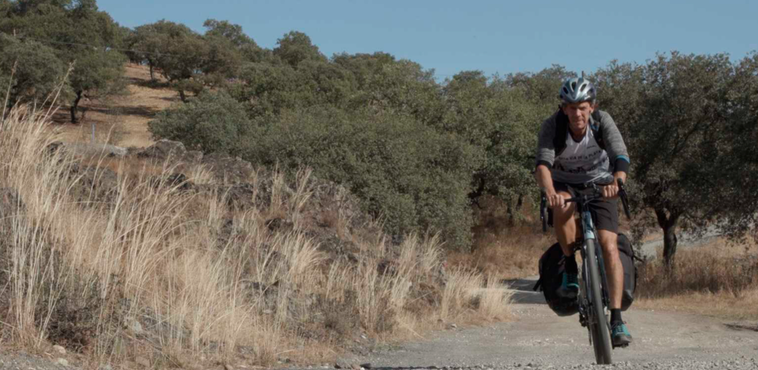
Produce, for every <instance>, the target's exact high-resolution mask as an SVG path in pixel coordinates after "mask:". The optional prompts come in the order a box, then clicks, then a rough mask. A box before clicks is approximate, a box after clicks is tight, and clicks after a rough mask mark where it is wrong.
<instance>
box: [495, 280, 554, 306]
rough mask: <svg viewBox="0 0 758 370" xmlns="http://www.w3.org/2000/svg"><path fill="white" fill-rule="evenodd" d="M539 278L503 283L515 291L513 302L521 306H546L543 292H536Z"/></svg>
mask: <svg viewBox="0 0 758 370" xmlns="http://www.w3.org/2000/svg"><path fill="white" fill-rule="evenodd" d="M537 279H538V278H537V277H536V276H535V277H531V278H525V279H515V280H503V281H501V283H502V284H503V285H505V286H507V287H509V288H510V289H512V290H513V291H514V293H513V297H512V298H511V301H512V302H513V303H521V304H546V303H545V297H544V296H543V295H542V292H541V291H534V284H537Z"/></svg>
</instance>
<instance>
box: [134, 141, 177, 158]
mask: <svg viewBox="0 0 758 370" xmlns="http://www.w3.org/2000/svg"><path fill="white" fill-rule="evenodd" d="M185 154H187V149H186V148H185V147H184V144H182V143H180V142H178V141H171V140H165V139H164V140H160V141H158V142H157V143H155V144H153V145H151V146H149V147H147V148H145V149H144V150H142V151H140V152H139V153H137V156H138V157H140V158H150V159H155V160H166V159H169V158H173V159H177V160H178V159H182V158H184V156H185Z"/></svg>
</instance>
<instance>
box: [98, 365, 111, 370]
mask: <svg viewBox="0 0 758 370" xmlns="http://www.w3.org/2000/svg"><path fill="white" fill-rule="evenodd" d="M98 369H99V370H113V367H112V366H111V365H110V364H105V365H100V367H99V368H98Z"/></svg>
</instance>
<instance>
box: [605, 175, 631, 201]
mask: <svg viewBox="0 0 758 370" xmlns="http://www.w3.org/2000/svg"><path fill="white" fill-rule="evenodd" d="M618 179H621V181H623V182H624V183H625V184H626V172H616V173H614V174H613V183H612V184H609V185H606V186H603V198H606V199H611V198H615V197H617V196H618V194H619V185H618Z"/></svg>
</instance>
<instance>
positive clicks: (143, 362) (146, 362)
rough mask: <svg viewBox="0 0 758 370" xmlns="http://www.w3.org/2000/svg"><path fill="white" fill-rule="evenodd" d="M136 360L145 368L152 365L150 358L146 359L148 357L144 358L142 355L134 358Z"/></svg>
mask: <svg viewBox="0 0 758 370" xmlns="http://www.w3.org/2000/svg"><path fill="white" fill-rule="evenodd" d="M134 362H136V363H137V365H140V366H142V367H143V368H148V367H150V360H148V359H146V358H144V357H142V356H139V357H137V358H136V359H134Z"/></svg>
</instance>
